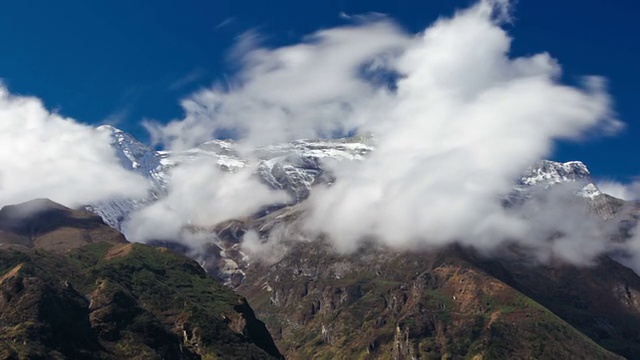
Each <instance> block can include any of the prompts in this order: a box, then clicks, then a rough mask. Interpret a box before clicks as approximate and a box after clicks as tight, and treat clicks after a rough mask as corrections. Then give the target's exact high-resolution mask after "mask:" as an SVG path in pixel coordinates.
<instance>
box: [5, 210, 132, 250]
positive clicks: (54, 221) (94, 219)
mask: <svg viewBox="0 0 640 360" xmlns="http://www.w3.org/2000/svg"><path fill="white" fill-rule="evenodd" d="M0 238H1V240H2V243H3V244H5V247H7V245H13V246H14V247H15V246H24V247H28V248H36V249H43V250H47V251H51V252H55V253H64V252H67V251H69V250H71V249H75V248H78V247H81V246H84V245H87V244H91V243H98V242H107V243H114V244H116V243H127V240H126V239H125V238H124V236H123V235H122V234H120V232H118V231H117V230H115V229H113V228H111V227H109V226H107V225H105V224H104V222H103V221H102V219H101V218H100V217H99V216H97V215H95V214H92V213H89V212H86V211H79V210H72V209H69V208H67V207H64V206H62V205H60V204H57V203H55V202H53V201H51V200H48V199H37V200H31V201H28V202H26V203H22V204H18V205H8V206H5V207H3V208H2V209H0Z"/></svg>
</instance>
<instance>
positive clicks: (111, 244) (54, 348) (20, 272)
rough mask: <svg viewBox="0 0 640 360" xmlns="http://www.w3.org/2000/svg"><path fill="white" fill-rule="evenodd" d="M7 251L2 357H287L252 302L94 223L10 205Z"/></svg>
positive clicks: (4, 230)
mask: <svg viewBox="0 0 640 360" xmlns="http://www.w3.org/2000/svg"><path fill="white" fill-rule="evenodd" d="M0 244H1V245H0V295H1V296H0V357H1V358H4V359H155V358H157V359H218V358H224V359H272V358H281V355H280V353H279V351H278V349H277V348H276V346H275V344H274V343H273V340H272V337H271V335H270V334H269V333H268V331H267V330H266V328H265V326H264V323H262V322H261V321H259V320H258V319H257V318H256V317H255V314H254V312H253V310H252V308H251V307H250V306H249V304H248V303H247V301H246V300H245V299H244V298H243V297H241V296H238V295H237V294H235V293H234V292H233V291H232V290H231V289H229V288H228V287H226V286H223V285H222V284H220V283H218V282H216V281H215V280H214V279H212V278H211V277H210V276H208V275H207V274H206V273H205V272H204V270H203V269H202V268H201V267H200V266H199V265H198V264H197V263H196V262H195V261H193V260H191V259H188V258H186V257H184V256H182V255H179V254H177V253H174V252H172V251H170V250H168V249H166V248H156V247H151V246H148V245H143V244H131V243H129V242H128V241H126V239H125V238H124V237H123V236H122V235H121V234H120V233H118V232H117V231H116V230H114V229H112V228H110V227H108V226H107V225H105V224H104V223H103V222H102V221H101V219H100V218H99V217H98V216H96V215H94V214H90V213H87V212H83V211H76V210H71V209H68V208H66V207H64V206H62V205H60V204H56V203H54V202H51V201H49V200H36V201H31V202H27V203H24V204H18V205H12V206H5V207H4V208H2V210H0Z"/></svg>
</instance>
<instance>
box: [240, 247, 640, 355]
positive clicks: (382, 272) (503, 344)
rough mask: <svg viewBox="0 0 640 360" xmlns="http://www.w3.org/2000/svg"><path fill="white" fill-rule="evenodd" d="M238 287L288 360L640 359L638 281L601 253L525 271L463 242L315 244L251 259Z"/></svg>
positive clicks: (639, 292) (629, 272)
mask: <svg viewBox="0 0 640 360" xmlns="http://www.w3.org/2000/svg"><path fill="white" fill-rule="evenodd" d="M238 291H239V292H241V293H243V294H245V295H246V296H247V297H248V298H249V299H250V301H251V302H252V304H254V306H255V308H256V310H257V313H258V314H259V316H261V318H263V319H265V321H266V323H267V325H268V327H269V329H270V330H271V332H272V334H274V337H275V339H276V342H277V343H278V344H279V346H280V348H281V349H282V350H283V351H284V352H285V354H286V355H287V357H288V358H290V359H308V358H331V359H359V358H360V359H374V358H375V359H378V358H380V359H440V358H447V359H530V358H537V359H569V358H572V359H616V358H620V356H619V355H624V356H626V357H628V358H638V356H640V343H639V342H638V340H639V337H638V336H639V335H640V334H639V333H638V331H639V330H638V329H640V328H639V327H638V325H639V324H640V322H639V321H640V303H639V302H638V300H640V279H639V278H638V277H637V276H636V275H635V274H634V273H633V272H631V271H630V270H629V269H626V268H624V267H622V266H621V265H619V264H617V263H615V262H611V261H608V260H606V259H603V261H602V262H601V263H600V264H599V265H598V266H597V267H596V268H593V269H580V268H575V267H571V266H564V265H560V264H554V265H551V266H549V267H533V268H528V267H526V266H522V265H517V263H516V262H510V263H508V264H505V263H503V262H500V261H496V260H487V259H486V258H483V257H479V256H478V255H477V254H475V253H474V251H472V250H471V249H463V248H460V247H456V246H453V247H449V248H446V249H441V250H433V251H426V250H425V251H419V252H410V253H404V252H396V251H390V250H388V249H384V248H380V247H375V246H365V247H363V248H362V249H361V250H360V251H359V252H358V253H356V254H352V255H340V254H336V253H334V252H333V250H331V248H330V247H329V246H328V245H326V244H325V243H323V242H322V241H316V242H311V243H297V244H295V245H294V246H293V248H292V250H291V251H290V252H289V253H288V254H287V255H286V256H285V257H284V258H283V259H282V260H281V261H279V262H277V263H275V264H273V265H271V266H267V265H254V266H252V267H250V269H249V270H248V272H247V277H246V280H245V282H244V283H243V284H242V285H241V286H240V287H239V288H238ZM603 347H605V348H607V349H609V351H607V350H605V349H604V348H603ZM614 352H617V354H615V353H614ZM618 354H619V355H618Z"/></svg>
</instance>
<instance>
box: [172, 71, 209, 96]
mask: <svg viewBox="0 0 640 360" xmlns="http://www.w3.org/2000/svg"><path fill="white" fill-rule="evenodd" d="M207 74H208V71H207V70H206V69H203V68H196V69H193V70H191V71H189V72H188V73H187V74H185V75H184V76H182V77H181V78H179V79H177V80H175V81H174V82H172V83H171V84H170V85H169V86H168V87H167V90H169V91H176V90H181V89H183V88H185V87H187V86H189V85H191V84H193V83H195V82H197V81H199V80H202V79H203V78H204V77H206V76H207Z"/></svg>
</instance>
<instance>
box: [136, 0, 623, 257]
mask: <svg viewBox="0 0 640 360" xmlns="http://www.w3.org/2000/svg"><path fill="white" fill-rule="evenodd" d="M509 6H510V3H509V2H508V1H506V0H501V1H497V0H494V1H492V0H483V1H480V2H478V3H477V4H476V5H474V6H472V7H470V8H468V9H466V10H462V11H458V12H457V13H456V14H455V15H453V16H452V17H451V18H441V19H439V20H438V21H436V22H435V23H434V24H432V25H431V26H430V27H428V28H427V29H425V30H424V31H423V32H421V33H419V34H408V33H406V32H404V31H403V30H402V29H400V28H399V27H398V26H397V25H395V24H394V23H393V22H392V21H390V20H389V19H386V18H384V17H380V16H376V17H369V18H367V17H358V18H357V20H356V22H354V23H353V24H351V25H348V26H343V27H337V28H332V29H325V30H321V31H318V32H316V33H314V34H311V35H309V36H308V37H306V38H305V39H303V41H302V42H301V43H299V44H294V45H290V46H285V47H280V48H275V49H270V48H264V47H259V46H256V45H255V42H251V41H249V43H247V42H243V43H241V44H239V48H241V49H242V51H241V55H238V56H240V60H239V61H240V63H241V70H240V72H239V74H238V76H237V77H236V78H234V79H232V80H231V81H230V82H229V84H228V85H227V86H222V85H219V86H214V87H213V88H211V89H207V90H204V91H201V92H198V93H196V94H194V95H193V96H191V97H189V98H187V99H185V100H184V101H183V102H182V105H183V107H184V109H185V113H186V116H185V118H184V119H179V120H175V121H173V122H171V123H169V124H167V125H161V124H156V123H152V122H147V123H146V126H147V128H148V129H149V131H150V132H151V134H152V136H153V138H154V139H155V141H157V142H160V143H163V144H165V145H166V146H167V147H169V148H172V149H183V148H188V147H191V146H193V145H196V144H198V143H201V142H203V141H205V140H209V139H210V138H212V137H215V136H219V135H220V134H227V135H231V136H233V137H235V138H237V139H238V140H239V141H240V142H241V143H243V144H245V145H246V146H247V147H248V148H251V147H256V146H260V145H264V144H268V143H274V142H279V141H287V140H291V139H297V138H318V137H331V136H337V135H344V134H348V133H370V134H373V135H374V136H375V138H376V140H377V146H376V151H375V152H374V153H373V154H371V155H370V156H369V158H368V159H366V160H365V161H362V162H360V163H355V164H354V163H340V164H334V166H333V169H332V170H333V171H334V173H335V175H336V181H335V183H334V184H333V185H332V186H330V187H324V188H320V189H317V190H316V191H315V192H314V193H312V195H311V198H310V199H309V201H308V202H309V204H308V206H309V210H308V212H309V216H308V218H307V219H306V223H305V229H306V230H307V231H310V232H312V233H324V234H328V235H330V236H329V238H330V239H332V240H333V241H334V242H335V244H336V246H337V247H338V249H340V250H344V251H349V250H353V249H355V248H357V246H358V245H359V241H360V240H361V239H362V238H367V237H368V238H371V237H373V238H376V239H380V241H382V242H384V243H385V244H387V245H391V246H394V247H409V246H416V245H418V246H419V245H427V246H429V245H443V244H447V243H451V242H452V241H458V242H463V243H467V244H472V245H476V246H481V247H491V246H496V245H498V244H500V243H502V242H503V241H507V240H513V239H524V238H528V239H536V241H537V240H540V238H541V236H540V237H539V236H537V235H536V234H547V235H548V232H550V231H551V230H552V229H551V228H552V226H559V227H560V230H562V231H560V232H559V233H564V234H569V233H572V234H573V233H575V234H578V235H579V234H581V233H580V231H582V230H580V231H577V230H576V231H574V229H573V228H576V227H577V226H574V224H573V223H572V222H571V221H568V222H567V223H565V224H558V223H557V221H552V220H555V219H554V218H552V217H541V216H534V215H535V213H536V211H533V210H532V209H530V208H527V209H520V210H519V211H517V212H516V211H514V210H513V209H510V210H508V211H505V209H504V208H503V206H502V199H503V198H504V197H505V196H506V195H507V194H508V193H509V192H510V191H511V190H512V187H513V184H514V182H515V181H516V179H517V177H518V176H519V175H520V174H521V173H522V171H523V170H524V169H525V168H526V167H527V166H529V165H531V164H532V163H533V162H535V161H536V160H538V159H541V158H544V157H545V156H548V155H549V154H550V152H551V151H552V150H553V144H554V141H556V140H558V139H573V140H580V139H583V138H585V137H586V136H587V134H594V133H596V134H598V133H599V134H610V133H613V132H615V130H616V129H618V128H619V127H620V123H619V122H618V121H617V120H616V119H615V118H614V114H613V111H612V108H611V101H610V99H609V96H608V94H607V91H606V86H605V81H604V80H603V79H602V78H599V77H585V78H584V79H583V84H582V86H580V87H572V86H567V85H563V84H562V83H561V82H560V75H561V67H560V65H559V63H558V62H557V61H556V60H555V59H553V58H552V57H551V56H550V55H549V54H547V53H540V54H535V55H531V56H522V57H513V56H511V55H510V47H511V42H512V39H511V38H510V36H509V34H508V33H507V32H506V31H505V30H504V29H503V28H502V27H501V24H502V23H504V22H505V21H509ZM251 38H253V37H251ZM236 55H237V53H236ZM553 205H554V206H555V205H557V206H561V205H562V204H560V203H556V204H553ZM581 215H582V214H581ZM534 220H535V221H534ZM583 220H584V218H583ZM536 222H543V223H546V224H548V225H549V226H548V227H549V229H547V228H546V227H542V228H543V229H542V230H541V226H540V224H536ZM564 239H565V240H566V241H564V242H563V241H562V239H559V240H558V241H556V242H555V244H556V245H555V247H556V248H557V249H556V250H553V249H552V250H551V252H553V251H557V252H559V253H561V254H563V256H565V257H566V258H568V259H584V258H589V257H592V256H593V254H597V253H598V252H599V251H601V249H600V248H598V246H595V247H593V248H592V247H589V246H585V245H584V244H583V243H580V242H579V240H577V239H578V237H571V236H568V235H565V238H564ZM591 239H592V237H589V238H588V239H587V240H584V241H591ZM581 249H582V250H581ZM580 251H583V252H585V254H579V252H580ZM576 252H578V253H576Z"/></svg>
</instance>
